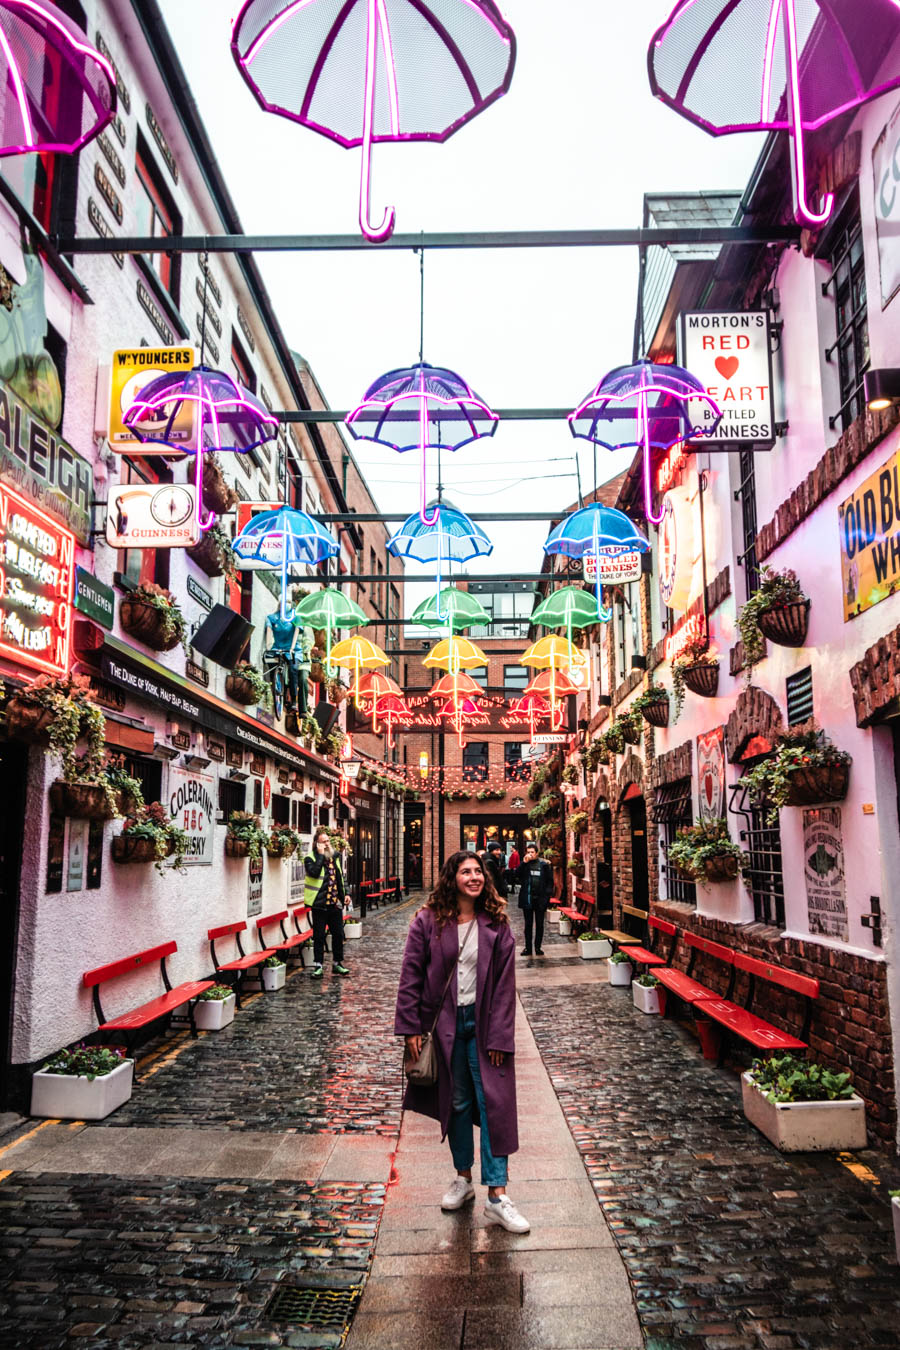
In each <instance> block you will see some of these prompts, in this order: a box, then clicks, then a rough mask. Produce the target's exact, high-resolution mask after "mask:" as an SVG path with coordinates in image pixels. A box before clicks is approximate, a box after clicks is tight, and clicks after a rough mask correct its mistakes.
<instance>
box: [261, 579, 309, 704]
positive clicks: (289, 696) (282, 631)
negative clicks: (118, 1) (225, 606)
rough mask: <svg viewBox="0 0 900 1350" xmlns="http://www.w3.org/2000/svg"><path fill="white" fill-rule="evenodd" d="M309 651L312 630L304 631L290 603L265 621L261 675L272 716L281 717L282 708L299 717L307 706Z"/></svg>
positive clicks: (306, 628)
mask: <svg viewBox="0 0 900 1350" xmlns="http://www.w3.org/2000/svg"><path fill="white" fill-rule="evenodd" d="M312 648H313V633H312V629H311V628H308V627H305V626H304V625H303V623H302V621H299V620H298V619H297V617H296V615H295V614H294V606H293V603H292V602H290V601H289V602H288V603H287V605H286V606H285V616H284V617H282V615H281V611H280V609H276V610H274V611H273V612H272V613H271V614H270V615H268V617H267V618H266V627H265V634H264V636H263V653H262V666H263V674H264V675H265V677H266V679H267V680H268V681H269V683H270V684H271V686H272V701H273V704H274V708H275V716H276V717H280V716H281V710H282V705H286V706H287V707H288V708H289V709H290V710H291V711H292V712H296V713H297V716H298V717H302V716H303V714H304V713H305V712H306V710H307V707H308V704H309V672H310V666H311V659H312V657H311V653H312Z"/></svg>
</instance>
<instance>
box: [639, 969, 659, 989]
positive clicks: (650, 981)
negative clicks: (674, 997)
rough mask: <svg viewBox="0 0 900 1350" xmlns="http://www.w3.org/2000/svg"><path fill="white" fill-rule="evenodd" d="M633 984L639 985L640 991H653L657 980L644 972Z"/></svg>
mask: <svg viewBox="0 0 900 1350" xmlns="http://www.w3.org/2000/svg"><path fill="white" fill-rule="evenodd" d="M635 984H639V985H640V986H641V988H642V989H655V988H656V987H657V985H658V984H659V980H658V979H657V978H656V976H655V975H651V974H650V972H649V971H647V970H645V971H644V973H643V975H638V977H637V979H636V980H635Z"/></svg>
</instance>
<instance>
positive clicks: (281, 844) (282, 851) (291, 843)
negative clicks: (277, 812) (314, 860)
mask: <svg viewBox="0 0 900 1350" xmlns="http://www.w3.org/2000/svg"><path fill="white" fill-rule="evenodd" d="M302 846H303V836H302V835H300V834H298V833H297V831H296V830H292V829H291V827H290V825H273V826H272V828H271V830H270V831H269V837H268V842H267V844H266V847H267V848H269V849H271V850H272V852H273V853H277V854H279V856H280V857H282V858H285V859H287V858H289V857H290V856H291V855H292V854H293V853H296V852H297V850H298V849H299V848H302Z"/></svg>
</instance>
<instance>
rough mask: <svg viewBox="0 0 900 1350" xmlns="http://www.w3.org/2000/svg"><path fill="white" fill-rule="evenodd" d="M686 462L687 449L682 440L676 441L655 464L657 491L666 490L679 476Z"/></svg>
mask: <svg viewBox="0 0 900 1350" xmlns="http://www.w3.org/2000/svg"><path fill="white" fill-rule="evenodd" d="M686 464H687V450H686V449H685V446H684V441H678V443H677V444H676V445H673V446H672V447H671V449H670V450H669V451H668V452H667V454H666V455H665V457H664V458H663V459H661V460H660V462H659V464H658V465H657V466H656V490H657V492H668V490H669V488H670V487H672V486H673V484H674V483H676V482H677V480H678V479H679V478H680V476H681V472H682V470H683V469H684V467H685V465H686Z"/></svg>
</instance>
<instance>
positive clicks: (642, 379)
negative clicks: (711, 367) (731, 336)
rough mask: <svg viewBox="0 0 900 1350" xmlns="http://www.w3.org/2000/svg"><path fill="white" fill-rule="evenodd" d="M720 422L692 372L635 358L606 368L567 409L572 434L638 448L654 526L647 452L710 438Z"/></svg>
mask: <svg viewBox="0 0 900 1350" xmlns="http://www.w3.org/2000/svg"><path fill="white" fill-rule="evenodd" d="M721 420H722V413H721V410H720V408H719V407H718V405H717V404H716V403H715V402H714V401H713V399H711V398H710V396H709V394H708V393H707V392H706V389H705V388H704V386H703V385H702V384H701V383H700V381H699V380H698V379H697V377H696V376H695V375H692V374H691V372H690V371H689V370H685V369H684V368H683V367H682V366H662V365H654V364H653V362H651V361H638V362H637V363H636V364H635V365H633V366H618V367H617V368H616V369H615V370H611V371H610V372H609V374H608V375H604V377H603V379H602V380H601V381H600V383H599V384H598V385H597V387H596V388H595V389H593V390H592V391H591V393H589V394H588V395H587V397H586V398H584V399H582V401H581V402H580V403H579V405H578V407H577V408H576V409H575V410H574V411H573V412H570V413H569V429H570V431H571V432H572V435H573V436H575V437H578V438H580V439H581V440H585V441H593V442H594V443H595V444H596V445H602V446H605V447H606V449H607V450H622V449H624V448H625V447H626V446H629V445H633V446H635V447H637V446H640V447H641V448H642V449H643V452H644V507H645V510H646V512H647V519H648V520H649V521H651V522H652V523H653V524H654V525H658V524H659V522H660V521H661V520H662V512H660V514H659V515H656V514H654V511H653V494H652V487H651V481H650V469H651V464H650V460H651V454H652V451H653V450H668V449H669V447H670V446H672V445H676V444H677V443H678V442H679V441H689V440H696V439H698V438H700V437H703V436H711V435H712V434H713V432H714V431H715V429H716V427H717V426H718V425H719V423H720V421H721Z"/></svg>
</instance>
